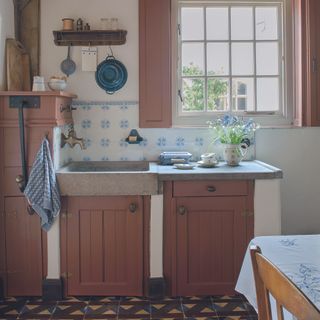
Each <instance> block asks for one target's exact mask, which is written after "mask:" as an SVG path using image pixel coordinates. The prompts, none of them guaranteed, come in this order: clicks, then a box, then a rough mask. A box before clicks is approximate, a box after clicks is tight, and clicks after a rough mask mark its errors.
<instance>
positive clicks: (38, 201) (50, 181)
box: [24, 138, 61, 231]
mask: <svg viewBox="0 0 320 320" xmlns="http://www.w3.org/2000/svg"><path fill="white" fill-rule="evenodd" d="M24 194H25V196H26V197H27V199H28V201H29V203H30V205H31V207H32V208H33V210H34V211H35V212H36V213H37V214H38V215H39V216H40V218H41V227H42V228H43V229H44V230H45V231H48V230H49V229H50V227H51V225H52V224H53V222H54V219H55V217H57V215H58V214H59V212H60V208H61V202H60V192H59V186H58V182H57V180H56V175H55V171H54V167H53V163H52V159H51V154H50V149H49V142H48V140H47V139H46V138H44V139H43V141H42V143H41V146H40V149H39V151H38V153H37V155H36V159H35V161H34V163H33V166H32V169H31V173H30V177H29V181H28V184H27V186H26V189H25V190H24Z"/></svg>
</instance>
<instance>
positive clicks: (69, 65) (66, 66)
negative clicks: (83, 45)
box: [60, 46, 76, 77]
mask: <svg viewBox="0 0 320 320" xmlns="http://www.w3.org/2000/svg"><path fill="white" fill-rule="evenodd" d="M60 69H61V71H62V72H63V73H64V74H65V75H66V76H67V77H69V75H70V74H73V73H74V72H75V70H76V64H75V62H74V61H73V60H71V58H70V46H68V55H67V59H65V60H63V61H62V62H61V65H60Z"/></svg>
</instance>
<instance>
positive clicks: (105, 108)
mask: <svg viewBox="0 0 320 320" xmlns="http://www.w3.org/2000/svg"><path fill="white" fill-rule="evenodd" d="M101 110H103V111H107V110H110V107H109V106H108V105H102V106H101Z"/></svg>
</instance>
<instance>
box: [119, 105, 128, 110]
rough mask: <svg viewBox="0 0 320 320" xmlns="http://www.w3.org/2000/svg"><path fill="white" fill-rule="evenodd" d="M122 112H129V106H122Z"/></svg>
mask: <svg viewBox="0 0 320 320" xmlns="http://www.w3.org/2000/svg"><path fill="white" fill-rule="evenodd" d="M120 110H122V111H127V110H128V106H127V105H121V106H120Z"/></svg>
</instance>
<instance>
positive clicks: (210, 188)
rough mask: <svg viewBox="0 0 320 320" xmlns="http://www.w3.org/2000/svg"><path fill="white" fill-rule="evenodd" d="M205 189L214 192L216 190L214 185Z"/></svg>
mask: <svg viewBox="0 0 320 320" xmlns="http://www.w3.org/2000/svg"><path fill="white" fill-rule="evenodd" d="M207 190H208V192H216V191H217V189H216V187H213V186H209V187H208V188H207Z"/></svg>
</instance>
